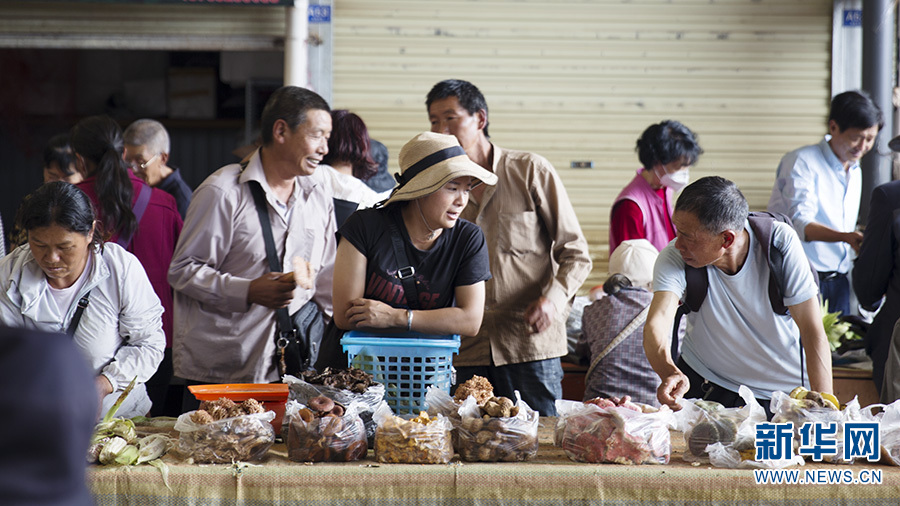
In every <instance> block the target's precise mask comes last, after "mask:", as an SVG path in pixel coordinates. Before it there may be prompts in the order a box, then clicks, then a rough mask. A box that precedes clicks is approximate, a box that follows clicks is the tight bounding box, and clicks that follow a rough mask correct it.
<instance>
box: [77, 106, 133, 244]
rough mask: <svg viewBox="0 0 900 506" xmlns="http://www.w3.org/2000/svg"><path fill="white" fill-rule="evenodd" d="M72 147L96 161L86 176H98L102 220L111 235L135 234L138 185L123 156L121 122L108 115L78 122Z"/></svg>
mask: <svg viewBox="0 0 900 506" xmlns="http://www.w3.org/2000/svg"><path fill="white" fill-rule="evenodd" d="M70 136H71V142H72V149H73V150H75V153H77V154H79V155H81V156H82V157H83V158H84V159H85V160H90V161H91V162H93V164H94V170H93V172H91V173H90V174H85V176H86V177H88V176H94V177H95V182H94V191H95V192H96V194H97V200H99V201H100V219H101V221H102V222H103V225H104V229H105V230H107V231H109V233H110V234H114V233H116V232H118V233H119V234H120V235H131V234H133V233H134V231H135V230H136V229H137V226H138V224H137V219H136V218H135V216H134V211H132V210H131V198H132V197H133V196H134V188H133V187H132V186H131V179H130V178H129V177H128V168H127V166H126V165H125V160H123V159H122V153H123V151H124V144H123V141H122V129H121V128H120V127H119V124H118V123H116V122H115V120H113V119H112V118H110V117H109V116H106V115H102V116H91V117H89V118H85V119H83V120H81V121H79V122H78V124H76V125H75V126H74V127H73V128H72V132H71V134H70Z"/></svg>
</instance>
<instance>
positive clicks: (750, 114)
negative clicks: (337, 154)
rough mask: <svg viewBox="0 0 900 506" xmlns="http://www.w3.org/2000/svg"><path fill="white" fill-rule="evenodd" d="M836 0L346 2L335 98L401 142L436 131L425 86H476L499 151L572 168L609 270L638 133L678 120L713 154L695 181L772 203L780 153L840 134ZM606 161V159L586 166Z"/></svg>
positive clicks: (598, 272) (600, 276) (588, 226)
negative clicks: (612, 233)
mask: <svg viewBox="0 0 900 506" xmlns="http://www.w3.org/2000/svg"><path fill="white" fill-rule="evenodd" d="M832 10H833V5H832V2H831V1H830V0H798V1H791V2H783V1H779V0H762V1H757V0H726V1H716V2H709V1H708V0H673V1H633V2H622V1H613V0H605V1H604V0H597V1H587V2H585V1H581V2H576V1H558V2H546V1H513V0H493V1H487V0H485V1H461V0H460V1H452V0H444V1H429V2H421V1H416V0H337V1H336V2H335V12H334V29H335V38H334V44H335V49H334V52H335V53H334V106H335V107H338V108H347V109H351V110H353V111H355V112H357V113H358V114H360V116H362V117H363V119H364V120H365V121H366V123H367V124H368V126H369V128H370V131H371V133H372V136H373V137H374V138H376V139H379V140H381V141H382V142H384V143H385V144H386V145H387V146H388V148H389V150H390V152H391V170H392V171H396V170H397V164H396V155H397V153H398V152H399V150H400V147H401V146H402V145H403V143H404V142H405V141H407V140H408V139H410V138H411V137H412V136H413V135H415V134H416V133H418V132H420V131H422V130H427V129H428V128H429V125H428V121H427V116H426V113H425V107H424V101H425V94H426V93H427V91H428V90H429V89H430V87H431V86H432V85H433V84H434V83H435V82H437V81H439V80H442V79H446V78H451V77H452V78H460V79H466V80H469V81H472V82H473V83H475V84H476V85H477V86H478V87H479V88H480V89H481V90H482V92H483V93H484V94H485V96H486V98H487V101H488V106H489V108H490V124H491V134H492V139H493V141H495V142H496V143H497V144H498V145H501V146H505V147H508V148H514V149H524V150H529V151H534V152H536V153H540V154H542V155H544V156H546V157H547V158H548V159H549V160H550V161H551V162H552V163H553V164H554V165H555V166H556V168H557V169H558V170H559V173H560V175H561V177H562V178H563V180H564V182H565V183H566V187H567V189H568V192H569V195H570V197H571V198H572V201H573V202H574V205H575V208H576V211H577V212H578V215H579V219H580V221H581V225H582V228H583V229H584V232H585V235H586V236H587V238H588V241H589V242H590V247H591V256H592V258H593V260H594V270H593V272H592V274H591V277H590V278H589V279H588V281H587V282H586V283H585V285H584V287H583V289H582V291H583V292H585V291H587V290H588V289H589V288H590V287H591V286H594V285H596V284H599V283H601V282H602V281H603V280H604V279H605V278H606V271H607V258H608V255H609V252H608V244H607V242H608V241H607V238H608V226H609V207H610V204H611V202H612V200H613V198H614V197H615V196H616V194H618V192H619V191H620V189H621V188H622V187H623V186H624V185H625V184H626V182H627V181H628V180H629V179H630V178H631V177H632V175H633V174H634V171H635V170H636V169H637V168H638V167H639V162H638V160H637V156H636V154H635V153H634V143H635V141H636V139H637V137H638V136H639V135H640V133H641V132H642V131H643V130H644V128H646V127H647V126H648V125H650V124H651V123H655V122H658V121H661V120H663V119H669V118H671V119H677V120H680V121H682V122H684V123H685V124H686V125H688V126H689V127H690V128H691V129H693V130H694V131H695V132H697V133H698V135H699V138H700V142H701V145H702V146H703V148H704V150H705V151H706V154H705V155H704V156H703V157H701V159H700V162H699V163H698V164H697V166H696V167H695V168H694V169H693V170H692V177H693V178H697V177H700V176H704V175H711V174H718V175H721V176H723V177H727V178H729V179H732V180H734V181H736V182H737V183H738V184H739V185H740V187H741V189H742V190H743V192H744V193H745V195H746V196H747V198H748V200H749V201H750V206H751V208H753V209H760V208H763V207H765V205H766V202H767V201H768V196H769V192H770V191H771V187H772V182H773V180H774V174H775V168H776V167H777V164H778V160H779V159H780V157H781V156H782V155H783V154H784V153H785V152H787V151H790V150H792V149H795V148H797V147H799V146H801V145H804V144H811V143H815V142H817V141H818V140H819V138H820V135H822V134H824V133H825V125H824V123H825V118H826V116H827V112H828V103H829V100H830V89H829V86H830V50H831V29H832V23H831V16H832ZM573 160H592V161H593V162H594V168H593V169H571V168H569V166H570V162H571V161H573Z"/></svg>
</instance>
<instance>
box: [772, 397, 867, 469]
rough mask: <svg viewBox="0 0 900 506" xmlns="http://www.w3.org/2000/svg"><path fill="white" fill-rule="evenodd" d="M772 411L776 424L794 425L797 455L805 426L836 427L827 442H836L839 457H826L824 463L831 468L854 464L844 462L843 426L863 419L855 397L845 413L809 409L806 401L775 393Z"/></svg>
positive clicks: (812, 407) (814, 407)
mask: <svg viewBox="0 0 900 506" xmlns="http://www.w3.org/2000/svg"><path fill="white" fill-rule="evenodd" d="M771 408H772V413H773V414H774V415H773V416H772V422H773V423H785V422H792V423H793V424H794V453H798V451H797V450H798V449H799V448H800V445H801V443H802V440H801V436H800V428H801V427H802V426H803V424H805V423H807V422H812V423H824V424H831V423H833V424H836V425H837V432H836V433H835V434H829V435H828V436H827V438H828V439H833V440H836V441H837V453H836V454H834V455H825V456H824V458H823V462H829V463H832V464H851V463H852V461H846V460H844V422H857V421H862V419H863V418H862V414H861V413H860V409H859V400H857V398H856V397H854V398H853V400H851V401H850V402H848V403H847V405H846V406H845V407H844V409H842V410H840V411H836V410H834V409H831V408H823V407H819V406H809V405H808V403H806V402H804V401H803V400H798V399H792V398H791V397H790V396H789V395H788V394H786V393H784V392H780V391H776V392H772V404H771ZM814 433H815V430H814V429H813V430H812V431H811V434H814ZM811 437H812V436H811ZM813 440H814V439H813Z"/></svg>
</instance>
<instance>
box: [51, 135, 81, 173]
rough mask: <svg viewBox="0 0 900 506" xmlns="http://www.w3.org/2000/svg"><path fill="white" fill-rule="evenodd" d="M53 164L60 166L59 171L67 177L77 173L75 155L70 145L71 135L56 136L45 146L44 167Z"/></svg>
mask: <svg viewBox="0 0 900 506" xmlns="http://www.w3.org/2000/svg"><path fill="white" fill-rule="evenodd" d="M53 163H56V164H57V165H59V170H60V171H62V173H63V174H64V175H66V176H67V177H68V176H71V175H72V174H74V173H75V168H74V165H75V153H74V152H72V146H70V145H69V134H59V135H54V136H53V137H51V138H50V141H49V142H47V145H46V146H44V167H49V166H50V165H52V164H53Z"/></svg>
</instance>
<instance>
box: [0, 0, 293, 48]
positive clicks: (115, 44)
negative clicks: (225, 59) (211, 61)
mask: <svg viewBox="0 0 900 506" xmlns="http://www.w3.org/2000/svg"><path fill="white" fill-rule="evenodd" d="M284 18H285V10H284V8H283V7H257V6H233V5H172V4H167V5H142V4H117V3H83V2H74V3H62V2H31V1H29V2H23V1H4V2H2V3H0V47H7V48H43V49H136V50H149V49H155V50H173V51H174V50H198V51H254V50H266V49H278V48H281V47H283V45H284V28H285V20H284Z"/></svg>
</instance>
